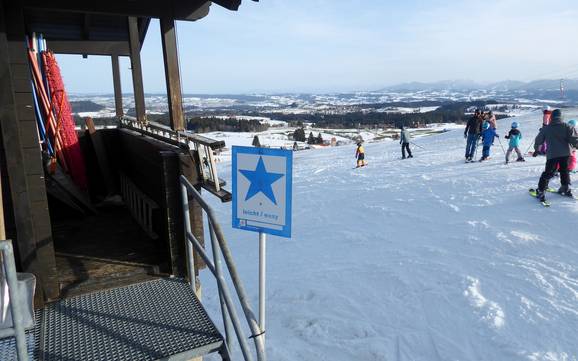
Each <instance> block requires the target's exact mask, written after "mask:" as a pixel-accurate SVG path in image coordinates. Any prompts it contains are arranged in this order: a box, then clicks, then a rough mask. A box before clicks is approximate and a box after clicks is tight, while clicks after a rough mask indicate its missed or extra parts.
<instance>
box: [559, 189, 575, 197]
mask: <svg viewBox="0 0 578 361" xmlns="http://www.w3.org/2000/svg"><path fill="white" fill-rule="evenodd" d="M558 194H560V195H562V196H566V197H570V198H574V195H573V194H572V190H571V189H570V187H568V186H561V187H560V188H559V189H558Z"/></svg>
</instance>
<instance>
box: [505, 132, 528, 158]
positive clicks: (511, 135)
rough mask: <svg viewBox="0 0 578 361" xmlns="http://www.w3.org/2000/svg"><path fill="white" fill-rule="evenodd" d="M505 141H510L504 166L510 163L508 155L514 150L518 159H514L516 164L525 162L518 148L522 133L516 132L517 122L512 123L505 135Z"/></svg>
mask: <svg viewBox="0 0 578 361" xmlns="http://www.w3.org/2000/svg"><path fill="white" fill-rule="evenodd" d="M506 139H509V140H510V144H509V146H508V151H507V152H506V164H508V162H509V161H510V154H512V151H513V150H515V151H516V154H517V155H518V159H516V162H525V161H526V160H525V159H524V157H523V156H522V152H520V148H519V146H520V141H521V140H522V133H521V132H520V131H519V130H518V123H517V122H513V123H512V129H510V131H509V132H508V135H506Z"/></svg>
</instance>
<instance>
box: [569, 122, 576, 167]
mask: <svg viewBox="0 0 578 361" xmlns="http://www.w3.org/2000/svg"><path fill="white" fill-rule="evenodd" d="M568 125H570V126H571V127H572V128H574V129H576V120H574V119H572V120H570V121H569V122H568ZM575 170H576V148H574V149H572V153H571V154H570V160H568V171H569V172H574V171H575Z"/></svg>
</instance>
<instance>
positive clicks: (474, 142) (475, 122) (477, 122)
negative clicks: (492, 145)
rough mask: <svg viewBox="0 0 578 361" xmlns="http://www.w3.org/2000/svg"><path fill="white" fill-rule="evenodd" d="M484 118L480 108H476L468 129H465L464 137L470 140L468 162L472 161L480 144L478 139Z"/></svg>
mask: <svg viewBox="0 0 578 361" xmlns="http://www.w3.org/2000/svg"><path fill="white" fill-rule="evenodd" d="M482 123H483V118H482V117H481V116H480V111H479V109H476V112H475V114H474V115H473V116H472V117H471V118H470V119H469V120H468V123H467V124H466V129H465V130H464V138H466V139H467V140H468V141H467V143H466V162H471V161H472V160H473V158H474V153H475V152H476V147H477V146H478V139H479V138H480V134H481V133H482Z"/></svg>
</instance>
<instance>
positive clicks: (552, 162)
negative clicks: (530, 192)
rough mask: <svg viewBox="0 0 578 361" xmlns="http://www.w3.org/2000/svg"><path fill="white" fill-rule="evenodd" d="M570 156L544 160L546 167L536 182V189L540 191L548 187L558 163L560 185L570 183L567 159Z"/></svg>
mask: <svg viewBox="0 0 578 361" xmlns="http://www.w3.org/2000/svg"><path fill="white" fill-rule="evenodd" d="M569 158H570V157H560V158H553V159H548V160H547V161H546V169H545V170H544V172H543V173H542V176H541V177H540V181H539V182H538V189H539V190H540V191H545V190H546V188H548V182H549V181H550V179H552V177H554V175H555V174H556V170H557V168H558V165H560V170H559V171H560V183H561V184H562V186H568V185H569V184H570V174H569V172H568V160H569Z"/></svg>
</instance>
